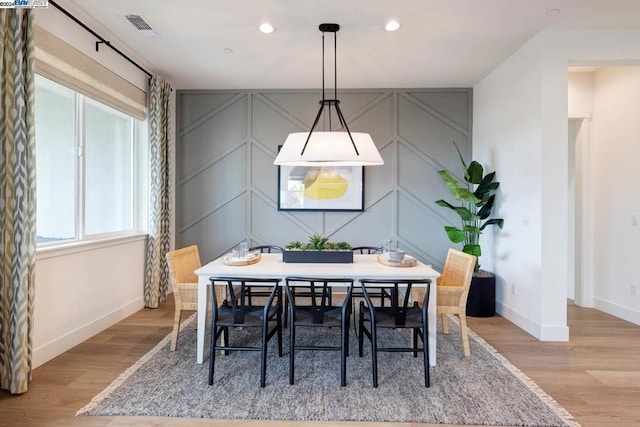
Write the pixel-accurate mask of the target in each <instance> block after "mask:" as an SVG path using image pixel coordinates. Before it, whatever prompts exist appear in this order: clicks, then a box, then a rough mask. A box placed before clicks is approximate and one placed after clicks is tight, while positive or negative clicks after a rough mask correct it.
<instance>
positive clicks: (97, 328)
mask: <svg viewBox="0 0 640 427" xmlns="http://www.w3.org/2000/svg"><path fill="white" fill-rule="evenodd" d="M143 307H144V299H143V298H142V297H141V298H137V299H135V300H134V301H131V302H129V303H127V304H125V305H123V306H121V307H119V308H117V309H115V310H113V311H112V312H110V313H107V314H105V315H104V316H102V317H100V318H98V319H95V320H93V321H92V322H89V323H87V324H85V325H83V326H80V327H78V328H76V329H74V330H73V331H71V332H68V333H66V334H64V335H62V336H61V337H58V338H56V339H54V340H52V341H50V342H48V343H46V344H44V345H41V346H39V347H38V348H35V349H34V350H33V362H32V363H33V368H34V369H35V368H37V367H38V366H40V365H42V364H44V363H46V362H48V361H49V360H51V359H53V358H54V357H56V356H59V355H60V354H62V353H64V352H65V351H67V350H69V349H70V348H72V347H75V346H76V345H78V344H80V343H81V342H83V341H86V340H87V339H89V338H91V337H92V336H94V335H96V334H98V333H99V332H101V331H103V330H105V329H107V328H108V327H109V326H112V325H114V324H116V323H118V322H119V321H121V320H123V319H124V318H126V317H129V316H131V315H132V314H134V313H135V312H137V311H140V310H141V309H142V308H143Z"/></svg>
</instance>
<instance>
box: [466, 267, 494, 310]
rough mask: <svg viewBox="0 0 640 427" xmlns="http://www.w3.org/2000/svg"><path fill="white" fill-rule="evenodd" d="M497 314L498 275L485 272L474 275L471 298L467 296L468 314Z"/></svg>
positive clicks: (470, 291) (470, 292) (470, 290)
mask: <svg viewBox="0 0 640 427" xmlns="http://www.w3.org/2000/svg"><path fill="white" fill-rule="evenodd" d="M495 314H496V276H495V274H493V273H488V272H486V271H485V272H483V274H482V275H480V276H478V275H476V274H474V275H473V278H472V279H471V288H469V298H467V316H471V317H491V316H495Z"/></svg>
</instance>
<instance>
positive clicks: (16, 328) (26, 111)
mask: <svg viewBox="0 0 640 427" xmlns="http://www.w3.org/2000/svg"><path fill="white" fill-rule="evenodd" d="M33 49H34V43H33V13H32V11H31V10H26V9H18V10H16V9H0V144H1V147H0V227H1V228H0V230H1V232H0V388H2V389H4V390H8V391H9V392H11V393H14V394H18V393H24V392H26V391H27V384H28V382H29V380H30V379H31V356H32V346H33V343H32V333H33V299H34V282H35V260H36V240H35V239H36V170H35V123H34V108H33V106H34V75H33V63H34V56H33V52H34V50H33Z"/></svg>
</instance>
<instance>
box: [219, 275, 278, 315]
mask: <svg viewBox="0 0 640 427" xmlns="http://www.w3.org/2000/svg"><path fill="white" fill-rule="evenodd" d="M209 280H210V281H211V285H212V286H211V295H212V300H213V313H214V315H215V314H216V312H217V309H218V305H219V302H218V300H217V296H216V292H215V291H214V288H215V286H214V285H215V284H216V282H217V283H220V282H224V283H225V284H226V286H227V299H226V300H225V301H226V303H227V305H229V304H231V308H232V312H233V323H235V324H242V323H244V316H245V314H246V309H249V308H254V307H257V306H260V307H265V310H268V308H269V307H271V305H272V304H273V300H274V298H275V297H276V295H279V292H278V288H279V285H280V281H281V280H282V279H278V278H263V277H210V278H209ZM253 287H261V288H263V289H264V288H265V287H267V288H269V287H271V292H270V294H269V297H268V298H267V300H266V302H265V303H264V304H249V298H250V295H251V288H253ZM277 302H278V303H279V302H280V301H279V299H278V301H277Z"/></svg>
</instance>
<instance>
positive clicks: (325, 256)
mask: <svg viewBox="0 0 640 427" xmlns="http://www.w3.org/2000/svg"><path fill="white" fill-rule="evenodd" d="M282 260H283V261H284V262H312V263H319V262H325V263H326V262H338V263H352V262H353V252H351V245H350V244H349V243H347V242H337V243H333V242H330V241H329V238H328V237H326V236H323V235H322V234H318V233H315V234H312V235H311V236H310V237H309V242H308V243H302V242H299V241H294V242H289V243H288V244H287V245H286V246H285V251H284V253H283V254H282Z"/></svg>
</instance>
